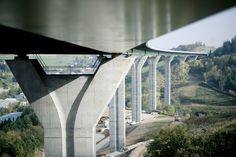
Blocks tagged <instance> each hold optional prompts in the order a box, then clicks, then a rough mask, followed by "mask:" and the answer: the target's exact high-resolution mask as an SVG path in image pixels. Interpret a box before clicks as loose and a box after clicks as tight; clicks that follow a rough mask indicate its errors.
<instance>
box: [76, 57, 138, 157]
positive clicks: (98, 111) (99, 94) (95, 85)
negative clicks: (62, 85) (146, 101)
mask: <svg viewBox="0 0 236 157" xmlns="http://www.w3.org/2000/svg"><path fill="white" fill-rule="evenodd" d="M133 62H134V58H132V56H131V57H127V58H126V57H125V56H123V55H120V56H118V57H116V58H114V59H112V60H110V61H108V62H106V63H104V64H102V65H101V66H100V67H99V70H98V71H97V72H96V75H95V76H94V77H93V80H92V81H91V83H90V85H89V87H88V88H87V90H86V92H85V94H84V95H83V97H82V99H81V102H80V105H79V110H78V112H77V116H76V119H75V121H76V123H75V130H74V144H75V146H77V148H78V149H76V151H75V155H74V156H76V157H77V156H82V157H92V156H93V157H95V156H96V152H95V150H96V149H95V142H94V140H95V128H96V125H97V123H98V121H99V119H100V118H101V116H102V115H103V112H104V111H105V109H106V107H107V104H109V103H110V101H111V99H112V97H113V96H114V95H115V93H116V89H117V88H118V87H119V85H120V83H121V82H122V80H124V79H125V76H126V75H127V73H128V71H129V69H130V67H131V66H132V64H133Z"/></svg>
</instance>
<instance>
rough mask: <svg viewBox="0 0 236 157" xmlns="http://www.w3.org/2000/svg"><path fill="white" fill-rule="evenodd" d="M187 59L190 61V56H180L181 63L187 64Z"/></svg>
mask: <svg viewBox="0 0 236 157" xmlns="http://www.w3.org/2000/svg"><path fill="white" fill-rule="evenodd" d="M187 59H188V55H186V56H180V62H186V60H187Z"/></svg>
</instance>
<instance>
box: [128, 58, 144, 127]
mask: <svg viewBox="0 0 236 157" xmlns="http://www.w3.org/2000/svg"><path fill="white" fill-rule="evenodd" d="M146 60H147V56H143V57H140V58H136V60H135V62H134V64H133V66H132V69H131V70H132V98H131V99H132V100H131V102H132V121H135V122H138V123H139V122H141V120H142V79H141V74H142V67H143V65H144V63H145V62H146Z"/></svg>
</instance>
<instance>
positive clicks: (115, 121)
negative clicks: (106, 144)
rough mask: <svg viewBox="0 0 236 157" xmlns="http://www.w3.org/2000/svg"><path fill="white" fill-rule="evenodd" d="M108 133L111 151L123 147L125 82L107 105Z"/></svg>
mask: <svg viewBox="0 0 236 157" xmlns="http://www.w3.org/2000/svg"><path fill="white" fill-rule="evenodd" d="M109 117H110V119H109V130H110V131H109V133H110V148H111V151H112V152H114V151H120V150H121V149H122V148H123V147H124V146H125V81H124V80H123V81H122V82H121V84H120V86H119V88H118V89H117V91H116V93H115V95H114V96H113V98H112V100H111V102H110V104H109Z"/></svg>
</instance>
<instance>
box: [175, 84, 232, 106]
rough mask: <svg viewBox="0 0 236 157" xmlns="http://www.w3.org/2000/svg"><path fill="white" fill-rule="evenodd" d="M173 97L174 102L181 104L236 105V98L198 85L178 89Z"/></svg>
mask: <svg viewBox="0 0 236 157" xmlns="http://www.w3.org/2000/svg"><path fill="white" fill-rule="evenodd" d="M172 95H173V96H172V101H174V102H175V101H179V102H180V104H191V103H196V104H206V105H217V106H234V105H236V97H234V96H229V95H225V94H223V93H220V92H217V91H215V90H212V89H209V88H207V87H203V86H200V85H197V84H193V85H188V86H184V87H181V88H178V89H177V90H175V91H174V92H173V94H172Z"/></svg>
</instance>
